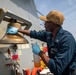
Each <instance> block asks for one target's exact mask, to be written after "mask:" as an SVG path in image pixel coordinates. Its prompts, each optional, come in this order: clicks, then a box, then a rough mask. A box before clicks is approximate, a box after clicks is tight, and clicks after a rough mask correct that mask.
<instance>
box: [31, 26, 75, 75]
mask: <svg viewBox="0 0 76 75" xmlns="http://www.w3.org/2000/svg"><path fill="white" fill-rule="evenodd" d="M30 37H31V38H35V39H39V40H41V41H44V42H46V43H47V46H48V55H49V57H50V60H49V62H48V65H49V69H50V71H51V72H52V73H54V75H76V42H75V39H74V37H73V36H72V34H71V33H70V32H68V31H66V30H63V28H62V27H61V28H60V29H59V31H58V33H57V35H56V37H55V39H52V34H51V32H46V31H45V30H43V31H39V32H37V31H35V30H34V31H30Z"/></svg>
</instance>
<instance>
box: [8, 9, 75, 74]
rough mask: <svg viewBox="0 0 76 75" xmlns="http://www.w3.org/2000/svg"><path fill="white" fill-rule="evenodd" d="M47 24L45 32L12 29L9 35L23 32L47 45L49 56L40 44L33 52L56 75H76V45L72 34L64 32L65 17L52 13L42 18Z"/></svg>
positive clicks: (34, 46) (33, 47) (58, 13)
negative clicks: (41, 48)
mask: <svg viewBox="0 0 76 75" xmlns="http://www.w3.org/2000/svg"><path fill="white" fill-rule="evenodd" d="M40 19H41V20H43V21H44V22H45V24H44V25H45V29H46V30H44V31H39V32H37V31H35V30H34V31H29V30H18V29H16V28H14V27H10V28H9V29H8V31H7V33H9V34H16V33H18V32H21V33H23V34H25V35H27V36H30V37H31V38H35V39H39V40H41V41H43V42H46V43H47V46H48V55H49V57H47V56H46V54H45V53H44V52H43V51H41V50H40V48H39V46H38V44H35V45H33V46H32V49H33V52H34V53H35V54H38V55H39V56H40V57H41V58H42V60H43V61H44V63H45V64H46V65H47V66H48V68H49V69H50V71H51V72H52V73H54V75H76V50H75V47H76V43H75V39H74V37H73V36H72V34H71V33H70V32H68V31H66V30H63V28H62V24H63V22H64V16H63V14H62V13H61V12H58V11H55V10H53V11H51V12H49V14H48V15H47V16H40Z"/></svg>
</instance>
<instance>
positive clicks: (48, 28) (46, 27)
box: [44, 21, 54, 32]
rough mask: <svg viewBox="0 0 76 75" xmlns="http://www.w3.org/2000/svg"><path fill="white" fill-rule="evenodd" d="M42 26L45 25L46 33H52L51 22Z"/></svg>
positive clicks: (46, 22)
mask: <svg viewBox="0 0 76 75" xmlns="http://www.w3.org/2000/svg"><path fill="white" fill-rule="evenodd" d="M44 25H45V29H46V31H48V32H49V31H50V32H52V31H53V29H54V28H53V27H54V26H53V23H52V22H51V21H45V23H44Z"/></svg>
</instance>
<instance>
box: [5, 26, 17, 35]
mask: <svg viewBox="0 0 76 75" xmlns="http://www.w3.org/2000/svg"><path fill="white" fill-rule="evenodd" d="M6 33H7V34H17V33H18V28H15V27H13V26H10V27H9V28H8V29H7V31H6Z"/></svg>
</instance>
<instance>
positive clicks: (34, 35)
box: [30, 30, 47, 42]
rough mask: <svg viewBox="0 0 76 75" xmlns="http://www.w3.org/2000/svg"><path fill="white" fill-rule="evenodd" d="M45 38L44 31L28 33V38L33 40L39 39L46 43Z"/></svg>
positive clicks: (45, 33)
mask: <svg viewBox="0 0 76 75" xmlns="http://www.w3.org/2000/svg"><path fill="white" fill-rule="evenodd" d="M46 36H47V32H46V31H39V32H37V31H35V30H34V31H30V37H31V38H35V39H39V40H41V41H44V42H46Z"/></svg>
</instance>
